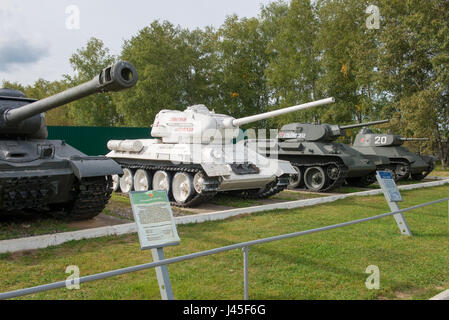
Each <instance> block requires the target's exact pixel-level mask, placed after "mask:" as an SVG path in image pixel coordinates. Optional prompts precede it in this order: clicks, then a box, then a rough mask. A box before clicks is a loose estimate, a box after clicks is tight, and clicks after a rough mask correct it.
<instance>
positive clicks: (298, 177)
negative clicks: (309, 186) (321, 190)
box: [288, 166, 304, 189]
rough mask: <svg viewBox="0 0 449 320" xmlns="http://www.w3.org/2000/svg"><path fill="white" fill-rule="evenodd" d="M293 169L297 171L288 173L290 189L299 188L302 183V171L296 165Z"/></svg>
mask: <svg viewBox="0 0 449 320" xmlns="http://www.w3.org/2000/svg"><path fill="white" fill-rule="evenodd" d="M293 169H295V171H296V172H297V173H296V174H291V175H290V181H289V182H290V183H289V185H288V186H289V187H290V188H292V189H295V188H300V187H302V186H303V185H304V181H303V180H304V177H303V171H302V169H301V168H299V167H297V166H293Z"/></svg>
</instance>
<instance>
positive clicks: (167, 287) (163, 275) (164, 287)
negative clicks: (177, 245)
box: [151, 248, 175, 300]
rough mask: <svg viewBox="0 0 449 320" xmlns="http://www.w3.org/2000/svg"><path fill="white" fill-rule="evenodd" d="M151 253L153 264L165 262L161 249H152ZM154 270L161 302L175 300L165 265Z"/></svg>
mask: <svg viewBox="0 0 449 320" xmlns="http://www.w3.org/2000/svg"><path fill="white" fill-rule="evenodd" d="M151 253H152V254H153V261H154V262H159V261H162V260H165V256H164V249H163V248H157V249H152V250H151ZM155 269H156V276H157V282H158V283H159V291H160V292H161V298H162V300H175V297H174V295H173V289H172V287H171V282H170V276H169V275H168V268H167V265H163V266H160V267H156V268H155Z"/></svg>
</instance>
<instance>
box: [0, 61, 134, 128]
mask: <svg viewBox="0 0 449 320" xmlns="http://www.w3.org/2000/svg"><path fill="white" fill-rule="evenodd" d="M136 82H137V71H136V69H135V68H134V66H133V65H132V64H131V63H129V62H126V61H119V62H117V63H115V64H113V65H112V66H109V67H107V68H105V69H104V70H103V71H102V72H101V73H100V74H99V75H97V76H96V77H95V78H93V79H92V80H90V81H88V82H85V83H83V84H80V85H79V86H76V87H73V88H70V89H68V90H65V91H63V92H61V93H58V94H56V95H53V96H51V97H48V98H45V99H42V100H39V101H36V102H33V103H30V104H27V105H25V106H23V107H19V108H15V109H10V110H7V111H6V112H5V114H4V120H5V122H6V123H8V124H14V123H18V122H21V121H23V120H25V119H27V118H30V117H33V116H35V115H38V114H40V113H43V112H46V111H48V110H51V109H54V108H57V107H60V106H63V105H65V104H67V103H70V102H72V101H75V100H78V99H81V98H84V97H87V96H89V95H92V94H94V93H98V92H110V91H120V90H123V89H127V88H130V87H132V86H134V85H135V84H136Z"/></svg>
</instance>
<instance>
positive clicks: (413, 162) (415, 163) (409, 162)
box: [354, 146, 434, 180]
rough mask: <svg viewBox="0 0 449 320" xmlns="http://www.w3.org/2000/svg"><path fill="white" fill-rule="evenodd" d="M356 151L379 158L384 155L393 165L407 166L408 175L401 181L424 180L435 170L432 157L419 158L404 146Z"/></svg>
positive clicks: (356, 147) (360, 148)
mask: <svg viewBox="0 0 449 320" xmlns="http://www.w3.org/2000/svg"><path fill="white" fill-rule="evenodd" d="M354 149H356V150H357V151H359V152H360V153H362V154H364V155H370V156H377V155H382V156H384V157H387V158H388V159H390V161H392V162H393V163H397V164H398V165H400V164H405V165H406V166H407V167H408V168H407V171H408V174H406V175H402V177H401V178H400V179H399V180H403V179H408V178H409V177H412V179H413V177H414V176H415V177H418V176H419V177H421V176H422V178H420V179H418V180H421V179H423V178H424V177H425V176H427V175H428V174H429V173H430V172H432V170H433V168H434V160H433V158H432V157H426V156H419V155H417V154H415V153H413V152H411V151H410V150H409V149H407V148H405V147H403V146H390V147H382V146H379V147H361V146H355V147H354Z"/></svg>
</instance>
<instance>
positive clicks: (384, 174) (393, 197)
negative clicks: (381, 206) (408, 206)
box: [377, 171, 403, 202]
mask: <svg viewBox="0 0 449 320" xmlns="http://www.w3.org/2000/svg"><path fill="white" fill-rule="evenodd" d="M377 174H378V178H377V180H378V182H379V184H380V187H381V188H382V190H383V192H384V194H385V195H386V196H387V197H388V199H387V200H389V201H391V202H402V201H403V199H402V195H401V193H400V192H399V189H398V186H397V185H396V182H395V181H394V179H393V174H392V173H391V172H388V171H379V172H378V173H377Z"/></svg>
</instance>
